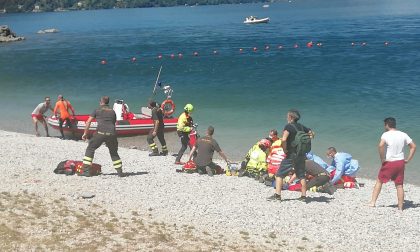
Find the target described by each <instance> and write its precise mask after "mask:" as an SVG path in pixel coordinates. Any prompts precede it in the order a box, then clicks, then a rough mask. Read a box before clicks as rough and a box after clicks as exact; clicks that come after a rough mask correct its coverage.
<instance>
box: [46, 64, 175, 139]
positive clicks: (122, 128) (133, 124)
mask: <svg viewBox="0 0 420 252" xmlns="http://www.w3.org/2000/svg"><path fill="white" fill-rule="evenodd" d="M161 70H162V67H161V69H160V70H159V74H158V78H157V80H156V83H155V87H154V89H153V95H155V94H156V89H157V88H158V87H159V88H160V89H161V90H162V91H163V92H164V94H166V100H164V101H163V102H162V105H161V108H162V110H163V113H164V119H163V122H164V124H165V132H168V131H176V125H177V122H178V118H175V117H172V115H173V113H174V112H175V104H174V102H173V101H172V100H171V96H172V93H173V90H172V88H171V87H170V86H168V85H167V86H163V87H162V86H161V83H158V80H159V76H160V72H161ZM113 109H114V111H115V114H116V115H117V123H116V125H115V129H116V131H117V136H118V137H125V136H136V135H147V134H148V133H149V131H150V130H151V129H153V127H154V125H153V120H152V118H151V117H152V112H151V110H150V109H149V108H147V107H142V108H141V111H140V113H139V114H135V113H132V112H129V108H128V106H127V104H125V103H124V101H123V100H115V103H114V106H113ZM88 118H89V115H74V116H73V117H72V118H71V121H72V128H71V129H70V128H68V127H66V124H65V123H64V125H63V131H64V134H65V135H66V136H71V134H72V131H74V134H75V136H76V137H79V138H80V137H81V136H82V135H83V133H84V130H85V127H86V121H87V120H88ZM47 123H48V124H49V125H50V126H51V127H52V128H53V129H56V130H60V127H59V120H58V118H56V117H55V116H52V117H49V118H48V120H47ZM96 127H97V122H96V120H93V121H92V123H91V124H90V128H89V134H93V133H94V132H95V131H96Z"/></svg>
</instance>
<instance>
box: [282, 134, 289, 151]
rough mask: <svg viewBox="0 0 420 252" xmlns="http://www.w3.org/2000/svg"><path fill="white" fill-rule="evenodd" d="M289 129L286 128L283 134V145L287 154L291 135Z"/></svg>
mask: <svg viewBox="0 0 420 252" xmlns="http://www.w3.org/2000/svg"><path fill="white" fill-rule="evenodd" d="M289 134H290V133H289V131H287V130H284V131H283V136H282V137H281V147H282V148H283V151H284V153H286V154H287V138H288V137H289Z"/></svg>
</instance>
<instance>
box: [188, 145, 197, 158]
mask: <svg viewBox="0 0 420 252" xmlns="http://www.w3.org/2000/svg"><path fill="white" fill-rule="evenodd" d="M196 149H197V146H195V145H194V147H193V148H192V149H191V151H190V155H188V161H191V159H192V157H193V154H194V152H195V150H196Z"/></svg>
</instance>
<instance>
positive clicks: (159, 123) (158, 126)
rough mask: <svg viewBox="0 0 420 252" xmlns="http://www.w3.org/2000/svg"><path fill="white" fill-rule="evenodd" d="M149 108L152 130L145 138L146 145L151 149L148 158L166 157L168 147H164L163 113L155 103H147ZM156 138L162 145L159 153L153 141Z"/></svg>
mask: <svg viewBox="0 0 420 252" xmlns="http://www.w3.org/2000/svg"><path fill="white" fill-rule="evenodd" d="M149 108H150V109H151V110H152V120H153V129H152V130H150V132H149V135H148V136H147V143H148V144H149V146H150V148H151V149H152V153H150V154H149V156H151V157H152V156H160V155H162V156H166V155H168V147H166V141H165V133H164V131H165V124H164V122H163V111H162V109H161V108H160V107H159V106H157V104H156V102H155V101H151V102H149ZM156 136H157V137H158V139H159V142H160V144H161V145H162V152H161V153H159V149H158V147H157V145H156V144H155V142H154V141H153V139H154V138H155V137H156Z"/></svg>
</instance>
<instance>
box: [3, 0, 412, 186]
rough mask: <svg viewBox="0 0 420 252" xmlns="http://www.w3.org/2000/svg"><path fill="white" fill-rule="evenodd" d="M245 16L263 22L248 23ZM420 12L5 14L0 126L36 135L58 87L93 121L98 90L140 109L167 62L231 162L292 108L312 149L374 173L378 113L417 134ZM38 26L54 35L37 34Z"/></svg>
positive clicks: (306, 8)
mask: <svg viewBox="0 0 420 252" xmlns="http://www.w3.org/2000/svg"><path fill="white" fill-rule="evenodd" d="M250 15H254V16H258V17H270V20H271V21H270V23H269V24H262V25H245V24H243V23H242V22H243V20H244V18H245V17H246V16H250ZM419 18H420V5H419V4H418V1H415V0H408V1H397V0H395V1H389V0H385V1H382V0H381V1H379V0H378V1H376V0H371V1H354V0H351V1H333V0H313V1H303V0H302V1H292V2H291V3H289V2H287V1H284V2H278V3H273V4H270V7H269V8H262V4H242V5H220V6H196V7H174V8H151V9H113V10H97V11H78V12H60V13H25V14H0V24H7V25H9V26H10V27H11V29H12V30H13V31H15V32H16V33H17V34H18V35H22V36H25V37H26V40H25V41H23V42H17V43H10V44H0V87H1V92H0V114H1V116H2V120H1V122H0V128H1V129H5V130H14V131H19V132H31V133H32V131H33V129H32V124H31V120H30V113H31V112H32V110H33V109H34V107H35V106H36V105H37V104H38V103H39V102H41V101H42V99H43V97H44V96H46V95H49V96H51V97H53V99H54V100H55V97H56V95H57V94H59V93H60V94H64V96H65V97H66V98H68V99H69V100H70V101H71V102H72V103H73V105H74V106H75V108H76V111H77V112H78V113H90V112H91V111H92V110H93V108H95V107H96V106H97V104H98V98H99V97H100V96H102V95H109V96H111V99H117V98H123V99H124V100H125V101H126V102H127V103H128V104H129V105H130V107H131V109H132V110H134V111H136V110H138V108H139V107H140V106H141V105H145V103H146V102H147V99H148V98H149V97H150V94H151V89H152V85H153V83H154V81H155V78H156V75H157V72H158V69H159V67H160V65H163V71H162V75H161V81H162V82H164V83H170V84H171V85H172V87H173V88H174V90H175V93H174V97H173V98H174V101H175V102H176V104H177V108H178V110H177V112H176V113H177V114H179V113H181V108H182V107H183V106H184V104H186V103H192V104H194V106H195V112H194V114H193V117H194V119H195V121H196V122H198V123H199V125H200V132H201V133H204V129H205V128H206V127H207V126H208V125H213V126H214V127H215V128H216V133H215V138H216V139H217V140H218V142H219V143H220V145H221V146H222V148H223V149H224V150H225V152H226V153H227V154H228V156H230V157H234V158H236V159H239V158H240V157H241V156H243V155H244V154H245V153H246V151H247V150H248V149H249V148H250V147H251V145H253V144H254V143H255V142H256V141H257V140H258V139H260V138H262V137H265V136H266V135H267V134H268V131H269V129H271V128H276V129H278V130H279V131H281V130H282V128H283V127H284V124H285V123H286V119H285V114H286V112H287V110H288V109H289V108H297V109H299V110H300V112H301V114H302V120H301V122H302V123H303V124H305V125H307V126H308V127H311V128H312V129H313V130H314V131H315V132H316V138H315V140H314V142H313V150H314V152H315V153H317V154H318V155H320V156H322V157H325V154H324V153H325V149H326V148H327V147H329V146H335V147H336V148H337V149H339V150H341V151H345V152H348V153H351V154H352V155H353V157H354V158H356V159H359V161H360V163H361V165H362V170H361V172H360V174H361V175H363V176H368V177H372V178H373V177H374V176H375V175H376V173H377V170H378V167H379V161H378V159H379V158H378V154H377V144H378V140H379V137H380V135H381V133H382V131H383V119H384V118H385V117H388V116H393V117H396V118H397V123H398V125H397V126H398V128H400V129H401V130H403V131H405V132H407V133H408V134H409V135H410V136H411V137H412V138H413V139H414V140H415V141H417V142H419V139H420V133H419V127H418V126H419V125H420V114H419V107H420V99H419V98H418V97H420V89H419V84H420V68H419V67H418V62H420V46H419V44H420V29H419V26H418V24H419ZM47 28H57V29H59V30H60V32H59V33H57V34H44V35H39V34H36V32H37V31H38V30H40V29H47ZM309 41H314V46H313V47H312V48H308V47H307V46H306V43H307V42H309ZM385 42H388V45H385ZM316 43H322V46H321V47H318V46H316ZM352 43H354V45H352ZM362 43H366V44H365V45H364V46H363V45H362ZM295 44H296V45H298V48H294V45H295ZM279 46H281V48H279ZM254 47H256V48H257V50H256V51H254V49H253V48H254ZM266 47H267V48H266ZM241 49H242V51H240V50H241ZM214 51H217V53H216V54H215V53H214ZM194 52H198V54H199V56H193V53H194ZM178 53H182V54H183V57H182V58H181V59H180V58H178ZM171 54H174V55H175V57H174V58H171V57H170V55H171ZM158 55H162V59H158ZM132 57H136V58H137V61H135V62H132V61H131V59H132ZM103 59H105V60H106V61H107V64H106V65H102V64H100V62H101V60H103ZM177 148H178V146H175V147H172V149H177ZM419 167H420V158H419V157H418V156H417V157H415V159H414V160H413V162H412V163H411V164H409V165H408V167H407V172H406V174H407V175H406V178H407V181H409V182H411V183H417V184H419V182H418V181H419V179H420V169H419Z"/></svg>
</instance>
